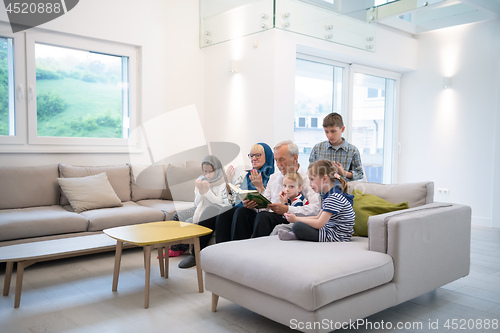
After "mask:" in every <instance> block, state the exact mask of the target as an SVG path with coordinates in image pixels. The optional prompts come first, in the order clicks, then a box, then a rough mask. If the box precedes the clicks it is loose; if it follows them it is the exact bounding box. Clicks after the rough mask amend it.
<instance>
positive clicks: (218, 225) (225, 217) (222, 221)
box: [215, 207, 238, 243]
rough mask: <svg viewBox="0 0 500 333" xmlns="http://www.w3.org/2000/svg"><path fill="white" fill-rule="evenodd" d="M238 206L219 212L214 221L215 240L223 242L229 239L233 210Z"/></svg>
mask: <svg viewBox="0 0 500 333" xmlns="http://www.w3.org/2000/svg"><path fill="white" fill-rule="evenodd" d="M237 208H238V207H232V208H231V209H229V210H227V211H225V212H222V213H220V214H219V215H218V216H217V218H216V221H215V242H216V243H223V242H228V241H230V240H231V226H232V224H233V216H234V212H235V211H236V209H237Z"/></svg>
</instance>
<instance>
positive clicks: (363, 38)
mask: <svg viewBox="0 0 500 333" xmlns="http://www.w3.org/2000/svg"><path fill="white" fill-rule="evenodd" d="M368 2H369V1H366V4H368ZM363 3H365V2H363ZM344 9H345V8H344ZM365 12H366V9H365V8H362V9H359V8H351V10H348V11H344V10H343V11H339V9H338V7H336V6H335V5H333V4H330V3H328V2H325V1H299V0H276V8H275V28H278V29H283V30H287V31H291V32H295V33H298V34H302V35H306V36H310V37H315V38H319V39H323V40H326V41H329V42H334V43H338V44H342V45H347V46H352V47H356V48H359V49H363V50H369V51H373V50H374V46H375V32H376V26H375V23H374V22H372V23H369V22H366V20H365V19H366V14H365Z"/></svg>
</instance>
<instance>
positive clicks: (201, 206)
mask: <svg viewBox="0 0 500 333" xmlns="http://www.w3.org/2000/svg"><path fill="white" fill-rule="evenodd" d="M194 193H195V199H194V204H195V206H196V210H195V211H194V215H193V223H196V224H198V222H200V217H201V213H203V211H204V210H205V208H207V207H208V206H210V205H211V204H219V205H229V201H228V198H227V191H226V183H224V182H222V184H219V185H214V186H210V189H209V190H208V192H207V193H205V194H201V193H200V190H198V188H197V187H195V188H194Z"/></svg>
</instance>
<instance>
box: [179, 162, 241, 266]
mask: <svg viewBox="0 0 500 333" xmlns="http://www.w3.org/2000/svg"><path fill="white" fill-rule="evenodd" d="M201 169H202V170H203V175H201V176H200V177H198V179H197V180H196V182H195V189H194V193H195V199H194V204H195V206H196V210H195V211H194V215H193V223H196V224H199V225H201V226H204V227H207V228H209V229H212V230H214V229H215V218H216V215H217V214H218V213H219V211H220V210H221V209H223V208H224V207H231V206H230V204H229V200H228V195H227V188H226V183H227V181H226V174H225V172H224V170H223V167H222V163H221V161H220V160H219V159H218V158H217V157H215V156H213V155H208V156H205V158H203V161H202V162H201ZM210 238H212V233H210V234H208V235H206V236H202V237H200V249H203V248H205V247H206V246H207V245H208V242H209V241H210ZM195 265H196V258H195V257H194V254H190V255H189V256H188V257H187V258H185V259H184V260H182V261H181V262H180V263H179V268H190V267H193V266H195Z"/></svg>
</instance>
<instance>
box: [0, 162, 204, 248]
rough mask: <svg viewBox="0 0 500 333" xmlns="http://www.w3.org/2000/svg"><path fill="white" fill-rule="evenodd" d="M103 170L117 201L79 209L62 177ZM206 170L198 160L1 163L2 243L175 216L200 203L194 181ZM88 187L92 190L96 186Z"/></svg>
mask: <svg viewBox="0 0 500 333" xmlns="http://www.w3.org/2000/svg"><path fill="white" fill-rule="evenodd" d="M102 173H105V174H106V177H107V179H108V181H109V184H110V185H111V187H112V191H114V194H116V196H117V197H118V199H117V203H116V204H115V205H114V206H113V207H102V208H99V209H90V210H84V211H81V212H75V209H74V207H73V206H72V205H71V204H70V202H69V201H68V199H67V198H66V196H65V194H64V191H61V187H60V185H59V182H58V178H64V179H75V178H81V177H88V176H92V175H98V174H102ZM200 173H201V171H200V164H199V163H198V162H187V163H186V164H185V165H184V164H168V165H153V166H135V165H128V164H123V165H114V166H73V165H68V164H53V165H45V166H33V167H0V246H6V245H12V244H19V243H26V242H34V241H40V240H48V239H58V238H67V237H76V236H83V235H90V234H95V233H100V232H102V230H103V229H106V228H112V227H117V226H123V225H130V224H137V223H146V222H153V221H164V220H171V219H172V216H173V215H174V213H175V212H176V211H177V210H182V209H186V208H190V207H193V206H194V181H195V179H196V178H197V177H198V176H199V175H200ZM81 179H84V178H81ZM85 179H86V178H85ZM167 179H168V181H167ZM88 191H89V192H92V188H90V189H88ZM91 194H92V193H91ZM99 194H100V193H95V195H99ZM174 199H175V200H174ZM108 206H109V205H108Z"/></svg>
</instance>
